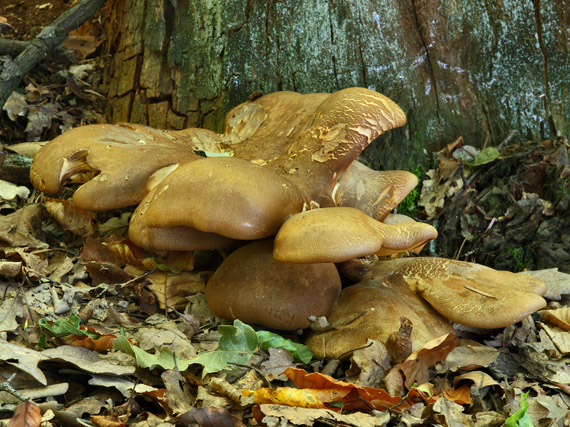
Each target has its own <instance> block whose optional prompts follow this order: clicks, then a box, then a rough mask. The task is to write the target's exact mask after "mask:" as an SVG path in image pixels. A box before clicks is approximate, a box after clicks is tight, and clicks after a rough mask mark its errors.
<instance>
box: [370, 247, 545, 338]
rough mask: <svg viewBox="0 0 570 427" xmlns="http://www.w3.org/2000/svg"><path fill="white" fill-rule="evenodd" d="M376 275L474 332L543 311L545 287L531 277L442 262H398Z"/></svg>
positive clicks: (388, 263)
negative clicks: (406, 288)
mask: <svg viewBox="0 0 570 427" xmlns="http://www.w3.org/2000/svg"><path fill="white" fill-rule="evenodd" d="M373 271H374V274H383V275H386V276H387V277H389V280H390V282H391V283H399V284H400V283H405V284H407V286H409V287H410V289H411V290H412V291H413V292H415V293H417V294H418V295H420V296H421V297H422V298H423V299H425V300H426V301H427V302H429V303H430V304H431V305H432V307H433V308H434V309H435V310H437V311H438V312H439V313H441V314H442V315H443V316H445V317H447V318H448V319H450V320H452V321H454V322H457V323H461V324H462V325H466V326H471V327H474V328H487V329H493V328H502V327H505V326H508V325H512V324H513V323H516V322H518V321H520V320H522V319H524V318H525V317H527V316H529V315H530V314H532V313H534V312H535V311H537V310H540V309H541V308H543V307H545V306H546V301H545V300H544V299H543V298H542V297H540V296H539V295H544V293H545V292H546V285H545V284H544V283H543V282H542V281H541V280H538V279H536V278H534V277H530V276H528V277H523V276H521V275H517V274H514V273H511V272H508V271H497V270H493V269H492V268H489V267H485V266H483V265H479V264H475V263H469V262H463V261H455V260H449V259H444V258H399V259H393V260H390V261H384V262H381V263H378V265H377V266H375V267H374V269H373Z"/></svg>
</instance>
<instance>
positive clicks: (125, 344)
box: [113, 335, 192, 371]
mask: <svg viewBox="0 0 570 427" xmlns="http://www.w3.org/2000/svg"><path fill="white" fill-rule="evenodd" d="M113 348H115V349H116V350H119V351H122V352H123V353H127V354H130V355H131V356H134V357H135V359H136V360H137V366H138V367H139V368H148V369H151V370H152V369H154V368H156V367H158V366H160V367H161V368H162V369H174V368H175V367H178V369H179V370H180V371H185V370H186V369H188V366H190V361H191V360H192V359H180V358H178V357H177V358H176V363H175V359H174V357H175V356H174V354H172V352H171V351H170V350H169V349H168V348H166V347H165V348H163V349H162V350H161V351H160V353H159V354H158V355H156V354H151V353H148V352H146V351H144V350H143V349H142V348H140V347H137V346H136V345H132V344H131V343H130V342H129V340H127V339H126V338H125V337H124V336H123V335H121V336H119V337H117V338H116V339H115V340H114V341H113Z"/></svg>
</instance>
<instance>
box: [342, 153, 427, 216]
mask: <svg viewBox="0 0 570 427" xmlns="http://www.w3.org/2000/svg"><path fill="white" fill-rule="evenodd" d="M417 184H418V178H417V177H416V176H415V175H414V174H413V173H410V172H406V171H399V170H393V171H375V170H373V169H370V168H369V167H368V166H366V165H363V164H362V163H360V162H359V161H357V160H355V161H354V162H352V163H351V164H350V166H349V167H348V169H347V170H346V171H345V172H344V173H343V174H342V176H341V177H340V180H339V181H338V183H337V185H336V186H335V189H334V191H333V199H334V201H335V203H336V205H337V206H348V207H352V208H357V209H359V210H361V211H362V212H364V213H365V214H366V215H368V216H370V217H372V218H374V219H376V220H378V221H382V222H384V219H385V218H386V216H387V215H388V214H389V213H390V212H391V211H392V209H394V208H395V207H396V206H398V204H399V203H400V202H401V201H402V200H404V198H405V197H406V196H407V195H408V193H409V192H410V191H412V190H413V189H414V188H415V186H416V185H417Z"/></svg>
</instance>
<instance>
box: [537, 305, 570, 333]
mask: <svg viewBox="0 0 570 427" xmlns="http://www.w3.org/2000/svg"><path fill="white" fill-rule="evenodd" d="M538 314H540V315H541V316H542V319H543V320H545V321H547V322H548V323H550V324H551V325H554V326H558V327H559V328H562V329H564V330H565V331H569V332H570V307H562V308H557V309H554V310H540V311H539V312H538Z"/></svg>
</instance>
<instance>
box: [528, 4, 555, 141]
mask: <svg viewBox="0 0 570 427" xmlns="http://www.w3.org/2000/svg"><path fill="white" fill-rule="evenodd" d="M533 4H534V16H535V20H534V22H535V24H536V34H537V36H538V46H539V47H540V53H541V54H542V75H543V77H544V95H545V96H544V110H545V112H546V116H547V117H546V120H547V121H548V125H549V126H550V129H551V131H552V133H553V134H554V135H558V132H557V130H556V125H555V124H554V120H553V118H552V114H551V112H550V90H549V89H550V82H549V79H548V55H547V53H546V48H545V47H544V39H543V38H542V14H541V12H540V0H533ZM541 136H542V137H543V138H544V135H541Z"/></svg>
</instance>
